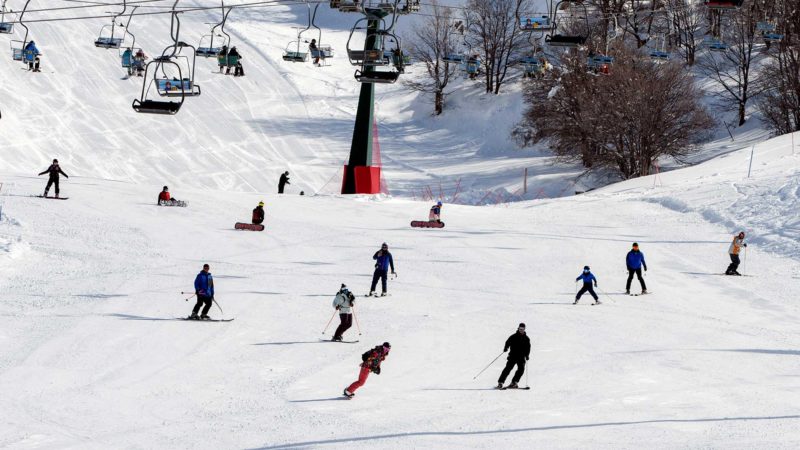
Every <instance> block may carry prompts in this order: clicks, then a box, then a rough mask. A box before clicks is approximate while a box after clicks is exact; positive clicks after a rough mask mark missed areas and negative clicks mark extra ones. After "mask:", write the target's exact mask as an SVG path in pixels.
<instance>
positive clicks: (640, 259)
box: [625, 242, 647, 295]
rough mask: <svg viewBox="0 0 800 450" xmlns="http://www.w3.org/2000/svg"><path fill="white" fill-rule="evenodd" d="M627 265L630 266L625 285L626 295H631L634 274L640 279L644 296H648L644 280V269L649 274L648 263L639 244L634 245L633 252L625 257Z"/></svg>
mask: <svg viewBox="0 0 800 450" xmlns="http://www.w3.org/2000/svg"><path fill="white" fill-rule="evenodd" d="M625 265H626V266H628V282H627V284H625V293H626V294H628V295H630V293H631V282H632V281H633V274H636V277H637V278H639V284H641V285H642V294H647V286H646V285H645V284H644V278H642V268H644V271H645V272H647V263H646V262H645V261H644V253H642V252H640V251H639V244H637V243H636V242H634V243H633V247H632V248H631V251H629V252H628V255H627V256H625Z"/></svg>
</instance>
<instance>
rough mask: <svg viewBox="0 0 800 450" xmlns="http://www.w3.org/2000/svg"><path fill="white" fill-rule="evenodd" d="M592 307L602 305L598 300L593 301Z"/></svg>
mask: <svg viewBox="0 0 800 450" xmlns="http://www.w3.org/2000/svg"><path fill="white" fill-rule="evenodd" d="M592 305H602V303H600V300H595V301H594V303H592Z"/></svg>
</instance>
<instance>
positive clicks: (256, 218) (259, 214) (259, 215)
mask: <svg viewBox="0 0 800 450" xmlns="http://www.w3.org/2000/svg"><path fill="white" fill-rule="evenodd" d="M262 222H264V202H258V206H256V207H255V209H253V224H254V225H260V224H261V223H262Z"/></svg>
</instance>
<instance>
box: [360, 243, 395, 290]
mask: <svg viewBox="0 0 800 450" xmlns="http://www.w3.org/2000/svg"><path fill="white" fill-rule="evenodd" d="M372 259H374V260H375V272H374V273H373V274H372V286H370V288H369V294H367V296H368V297H369V296H371V295H376V294H375V287H376V286H377V285H378V279H380V280H381V287H382V288H383V291H382V292H381V297H384V296H386V275H387V272H388V271H389V268H391V269H392V275H397V274H396V273H395V271H394V260H393V259H392V254H391V253H389V246H388V245H386V242H384V243H383V244H381V249H380V250H378V251H377V252H375V254H374V255H373V256H372Z"/></svg>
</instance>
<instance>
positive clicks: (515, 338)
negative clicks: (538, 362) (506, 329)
mask: <svg viewBox="0 0 800 450" xmlns="http://www.w3.org/2000/svg"><path fill="white" fill-rule="evenodd" d="M509 350H511V351H509ZM503 352H508V362H506V367H505V368H504V369H503V371H502V372H501V373H500V378H499V379H498V380H497V389H503V383H505V382H506V378H507V377H508V374H509V373H511V369H513V368H514V366H517V371H516V372H514V377H513V378H512V379H511V384H509V385H508V387H507V388H506V389H517V388H518V387H519V386H518V385H517V383H519V380H520V379H521V378H522V374H523V373H525V364H526V363H527V361H528V358H529V357H530V354H531V340H530V338H528V335H527V334H525V324H524V323H521V324H519V327H518V328H517V332H516V333H514V334H512V335H511V336H509V337H508V339H506V345H505V346H504V347H503Z"/></svg>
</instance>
